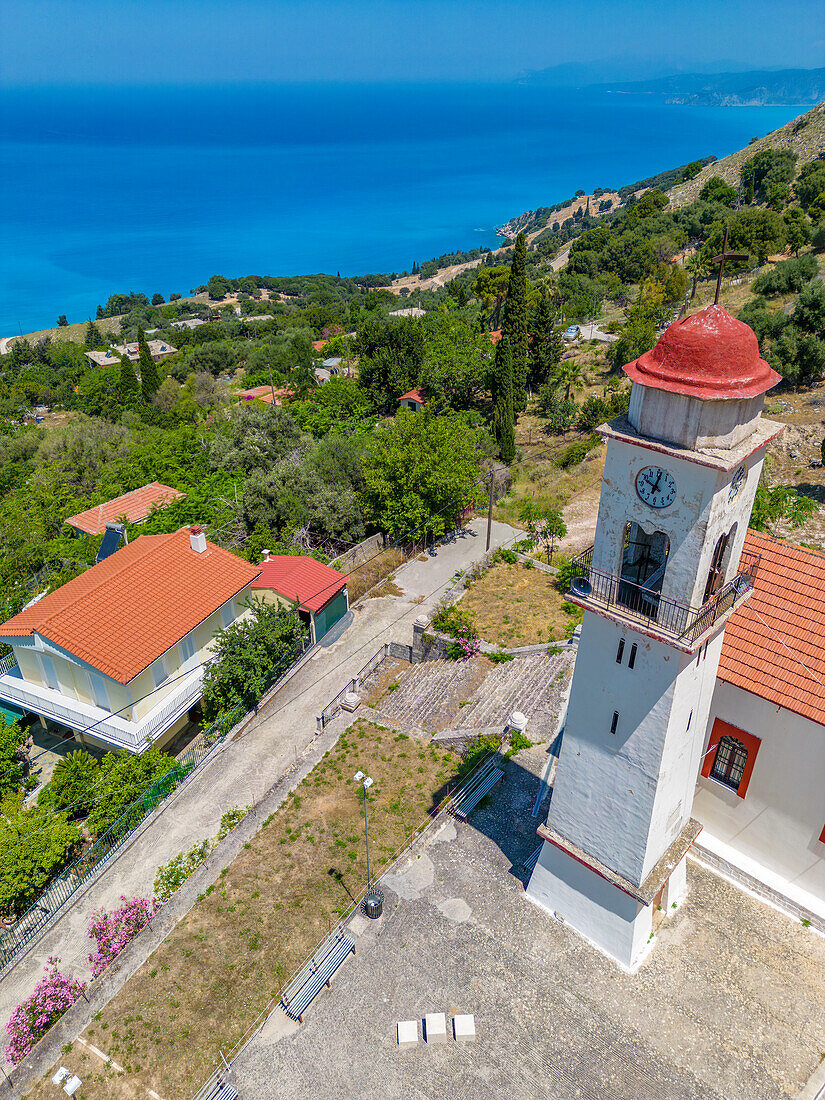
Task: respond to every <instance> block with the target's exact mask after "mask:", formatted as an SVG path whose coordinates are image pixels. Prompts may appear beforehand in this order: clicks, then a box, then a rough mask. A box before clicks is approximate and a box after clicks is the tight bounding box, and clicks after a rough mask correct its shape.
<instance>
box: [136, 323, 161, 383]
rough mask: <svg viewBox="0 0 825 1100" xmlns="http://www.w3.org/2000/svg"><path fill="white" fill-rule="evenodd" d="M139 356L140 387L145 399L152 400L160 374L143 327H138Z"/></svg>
mask: <svg viewBox="0 0 825 1100" xmlns="http://www.w3.org/2000/svg"><path fill="white" fill-rule="evenodd" d="M138 357H139V362H140V388H141V391H142V392H143V400H144V401H151V400H152V398H153V397H154V395H155V394H156V393H157V392H158V387H159V386H160V376H159V375H158V366H157V363H156V362H155V361H154V360H153V359H152V353H151V352H150V351H149V345H148V344H147V343H146V337H145V336H144V334H143V329H142V328H138Z"/></svg>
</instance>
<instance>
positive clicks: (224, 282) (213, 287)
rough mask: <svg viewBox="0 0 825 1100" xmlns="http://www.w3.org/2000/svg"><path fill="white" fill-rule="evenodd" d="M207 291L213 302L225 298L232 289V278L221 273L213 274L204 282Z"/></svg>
mask: <svg viewBox="0 0 825 1100" xmlns="http://www.w3.org/2000/svg"><path fill="white" fill-rule="evenodd" d="M206 289H207V293H208V294H209V297H210V298H211V299H212V301H213V302H215V301H218V300H219V299H221V298H225V297H226V295H227V294H229V293H230V292H231V291H232V280H231V279H226V278H224V276H223V275H213V276H212V277H211V279H210V280H209V282H208V283H207V284H206Z"/></svg>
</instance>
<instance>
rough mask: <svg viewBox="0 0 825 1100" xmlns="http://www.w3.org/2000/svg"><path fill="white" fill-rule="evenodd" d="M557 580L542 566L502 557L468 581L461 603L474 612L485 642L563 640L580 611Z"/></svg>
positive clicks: (515, 643)
mask: <svg viewBox="0 0 825 1100" xmlns="http://www.w3.org/2000/svg"><path fill="white" fill-rule="evenodd" d="M553 580H554V578H553V577H552V576H550V575H549V574H548V573H542V572H541V571H540V570H538V569H528V568H526V567H525V566H523V565H521V564H519V565H508V564H507V563H506V562H499V563H498V564H497V565H494V566H493V568H492V569H490V570H488V572H487V573H485V574H484V576H483V577H482V578H481V580H479V581H476V582H475V583H474V584H472V585H471V586H468V590H467V592H466V593H465V594H464V597H463V598H462V600H461V604H460V606H461V607H462V608H464V609H465V610H466V611H469V612H471V613H472V615H473V619H474V621H475V626H476V629H477V630H478V633H479V635H480V636H481V637H482V638H483V639H484V641H485V642H494V643H496V644H497V645H501V646H505V647H507V648H511V647H513V646H520V645H537V644H538V643H540V642H547V641H560V640H561V639H563V638H568V637H569V636H570V634H571V633H572V631H573V627H574V626H575V625H576V623H578V622H580V621H581V613H580V611H579V610H578V608H576V607H574V606H573V604H568V603H567V601H566V600H565V599H564V597H563V596H562V595H561V594H560V593H559V592H558V591H557V590H556V588H555V586H554V584H553ZM566 607H567V608H570V609H571V610H570V611H569V612H568V611H567V610H565V608H566Z"/></svg>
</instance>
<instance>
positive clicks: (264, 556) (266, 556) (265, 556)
mask: <svg viewBox="0 0 825 1100" xmlns="http://www.w3.org/2000/svg"><path fill="white" fill-rule="evenodd" d="M261 561H269V551H268V550H262V551H261Z"/></svg>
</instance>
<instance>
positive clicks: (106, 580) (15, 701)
mask: <svg viewBox="0 0 825 1100" xmlns="http://www.w3.org/2000/svg"><path fill="white" fill-rule="evenodd" d="M259 573H260V566H257V565H250V564H249V563H248V562H245V561H243V560H242V559H241V558H239V557H236V556H235V555H234V554H230V553H229V551H228V550H223V549H221V547H219V546H215V545H213V544H212V543H210V542H207V540H206V537H205V535H204V534H203V532H202V531H201V529H200V528H199V527H192V528H183V529H182V530H180V531H175V532H174V533H173V534H170V535H143V536H142V537H141V538H139V539H135V541H134V542H132V543H130V544H129V545H128V546H124V547H123V548H122V549H121V550H118V551H116V552H115V553H114V554H111V555H110V556H109V557H107V558H105V559H104V560H103V561H101V562H100V563H99V564H98V565H95V566H93V567H92V568H91V569H87V570H86V572H85V573H82V574H81V575H80V576H79V577H75V579H74V580H71V581H69V582H68V584H64V585H63V586H62V587H60V588H57V589H55V591H54V592H48V593H47V594H46V595H44V596H42V597H40V598H39V599H38V600H36V601H35V602H33V603H31V604H29V606H28V607H26V608H24V609H23V610H22V611H21V612H20V613H19V614H17V615H15V616H14V617H13V618H12V619H9V620H8V622H5V623H3V624H2V625H0V639H2V641H3V642H5V643H7V644H8V645H10V646H11V647H12V650H13V656H11V657H5V658H3V661H2V663H0V673H2V674H1V675H0V703H3V704H7V705H8V706H9V707H10V708H13V709H14V710H17V711H23V712H24V713H29V714H35V715H38V716H39V717H40V720H41V723H42V724H43V725H44V726H45V725H46V723H47V721H48V722H51V723H54V724H56V725H58V726H60V727H62V728H63V729H65V730H69V731H71V733H72V734H74V737H75V739H76V740H77V741H79V742H80V744H82V745H87V744H91V745H94V746H98V747H103V748H109V749H111V748H117V749H126V750H127V751H129V752H135V753H141V752H143V751H144V750H145V749H147V748H148V747H149V746H150V745H155V746H161V745H163V744H165V743H166V742H168V741H169V740H170V739H171V738H172V737H173V736H174V735H175V734H176V733H177V732H179V731H180V730H181V729H182V728H183V727H184V726H185V725H186V723H187V721H188V714H189V711H190V710H191V708H192V707H194V706H195V705H196V704H197V703H198V702H199V701H200V698H201V693H202V689H201V684H202V679H203V665H204V662H205V661H207V660H208V659H209V657H210V656H211V653H212V642H213V640H214V638H215V635H216V634H217V633H218V631H219V630H222V629H224V628H225V627H227V626H229V625H231V624H232V623H233V622H235V620H236V619H239V618H241V617H243V616H244V615H246V614H248V613H249V612H248V608H247V604H248V602H249V597H250V585H251V583H252V581H253V580H255V579H256V577H257V576H258V574H259Z"/></svg>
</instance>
